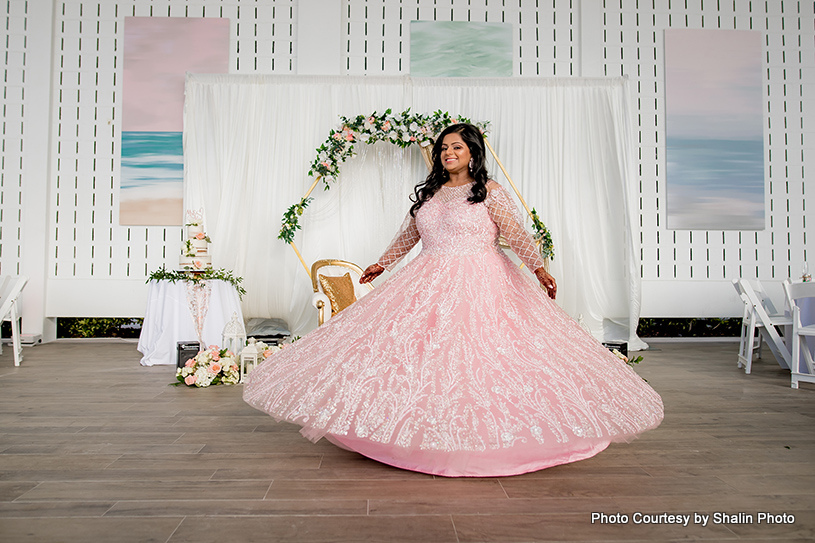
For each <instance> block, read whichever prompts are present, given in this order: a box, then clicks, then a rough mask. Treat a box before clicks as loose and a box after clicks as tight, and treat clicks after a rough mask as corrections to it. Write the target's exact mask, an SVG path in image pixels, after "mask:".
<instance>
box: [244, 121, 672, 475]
mask: <svg viewBox="0 0 815 543" xmlns="http://www.w3.org/2000/svg"><path fill="white" fill-rule="evenodd" d="M432 158H433V168H432V170H431V172H430V174H429V175H428V176H427V179H425V180H424V181H423V182H422V183H420V184H419V185H417V187H416V189H415V197H414V203H413V206H412V207H411V209H410V212H409V213H408V215H407V217H406V219H405V222H404V224H403V226H402V228H401V229H400V231H399V233H398V234H397V235H396V237H395V238H394V240H393V241H392V242H391V244H390V246H389V247H388V248H387V250H386V251H385V252H384V254H383V255H382V257H381V258H380V259H379V261H378V262H377V263H376V264H372V265H370V266H368V268H367V269H366V270H365V273H364V274H363V276H362V277H361V279H360V282H370V281H371V280H373V279H374V278H375V277H377V276H378V275H380V274H381V273H383V272H384V271H385V270H386V269H391V268H392V267H393V266H394V265H395V264H396V263H397V262H399V260H401V259H402V258H403V257H404V256H405V255H406V254H407V253H408V252H409V251H410V250H411V249H412V248H413V247H414V246H415V245H416V244H417V243H418V242H419V241H421V242H422V249H421V252H420V254H419V255H418V256H417V257H416V258H415V259H413V260H412V261H411V262H410V263H408V264H407V265H406V266H405V267H404V268H403V269H401V270H400V271H399V272H397V273H395V274H394V275H393V276H392V277H390V278H389V279H388V280H387V281H385V282H384V283H383V284H382V285H381V286H380V287H379V288H377V289H375V290H374V291H373V292H371V293H370V294H368V295H367V296H365V297H364V298H361V299H360V300H359V301H357V302H356V303H354V304H353V305H351V306H350V307H348V308H347V309H345V310H343V311H342V312H341V313H339V314H338V315H336V316H335V317H333V318H332V319H331V320H329V321H328V322H327V323H326V324H325V325H323V326H321V327H320V328H318V329H316V330H314V331H313V332H311V333H310V334H308V335H307V336H306V337H304V338H303V339H301V340H299V341H297V342H296V343H294V344H293V345H291V346H289V347H288V348H287V349H284V350H282V351H279V352H277V353H275V354H274V355H272V356H271V357H270V358H268V359H266V361H265V362H264V363H263V364H261V365H260V366H259V367H258V368H257V369H256V370H254V371H253V372H252V373H251V374H250V375H249V376H248V380H247V382H246V385H245V387H244V394H243V397H244V400H245V401H246V402H248V403H249V404H250V405H252V406H253V407H255V408H257V409H260V410H262V411H265V412H266V413H268V414H270V415H271V416H273V417H274V418H275V419H277V420H285V421H289V422H292V423H295V424H298V425H300V426H302V430H301V433H302V434H303V435H304V436H306V437H307V438H309V439H312V440H314V441H316V440H318V439H320V438H322V437H325V438H326V439H328V440H329V441H331V442H332V443H334V444H336V445H338V446H340V447H343V448H346V449H350V450H353V451H356V452H358V453H360V454H363V455H365V456H367V457H369V458H372V459H374V460H377V461H380V462H383V463H386V464H389V465H392V466H396V467H399V468H403V469H409V470H414V471H419V472H424V473H430V474H434V475H443V476H453V477H461V476H469V477H478V476H499V475H503V476H506V475H516V474H520V473H526V472H530V471H535V470H539V469H543V468H547V467H550V466H555V465H558V464H564V463H567V462H574V461H577V460H582V459H585V458H589V457H591V456H594V455H595V454H597V453H599V452H600V451H602V450H603V449H605V448H606V447H607V446H608V445H609V443H610V442H612V441H629V440H631V439H633V438H634V437H636V436H637V435H638V434H640V433H642V432H644V431H646V430H648V429H651V428H655V427H656V426H658V425H659V423H660V422H661V421H662V417H663V408H662V400H661V398H660V397H659V395H658V394H657V393H656V392H655V391H654V390H653V389H652V388H651V387H650V386H648V384H647V383H645V381H643V380H642V379H641V378H640V377H639V376H638V375H637V374H636V373H635V372H634V371H633V370H631V368H629V367H628V366H627V365H626V364H625V363H624V362H623V361H621V360H620V359H619V358H617V357H616V356H614V355H613V354H611V353H610V352H609V351H608V350H607V349H606V348H605V347H603V346H602V345H601V344H600V343H599V342H597V341H596V340H595V339H594V338H593V337H592V336H591V335H590V334H589V333H588V332H586V331H585V330H583V328H581V327H580V326H579V325H578V324H577V323H576V322H575V321H574V320H573V319H571V318H570V317H569V316H568V315H567V314H566V313H565V312H564V311H563V310H561V309H560V307H559V306H558V305H557V304H556V303H555V302H554V299H555V295H556V293H557V285H556V283H555V279H554V278H553V277H552V276H551V275H550V274H549V273H547V272H546V270H545V269H544V267H543V261H542V260H541V258H540V255H539V254H538V251H537V249H536V247H535V244H534V241H533V240H532V238H531V236H530V235H529V233H528V232H526V230H525V229H524V228H523V226H522V222H521V220H520V218H519V216H518V211H517V208H516V207H515V205H514V204H513V203H512V200H511V198H510V196H509V194H508V193H507V191H506V190H505V189H504V188H503V187H501V186H500V185H499V184H498V183H496V182H495V181H492V180H490V179H489V177H488V174H487V171H486V166H485V146H484V140H483V137H482V135H481V133H480V131H479V130H478V128H476V127H474V126H472V125H469V124H456V125H452V126H449V127H448V128H447V129H445V130H444V131H443V132H442V133H441V134H440V135H439V137H438V139H437V140H436V142H435V145H434V146H433V154H432ZM499 235H502V236H503V237H504V238H505V239H506V240H507V242H508V243H509V245H510V247H511V248H512V250H513V251H514V252H515V253H516V254H517V255H518V257H519V258H520V259H521V260H522V261H523V262H524V264H526V266H527V267H529V269H530V270H533V272H534V274H535V276H536V277H537V279H538V281H539V282H540V285H541V286H542V287H543V289H545V292H544V290H543V289H541V288H540V287H538V286H537V284H536V283H535V282H534V281H532V280H531V278H530V277H529V276H527V275H525V274H524V272H522V271H521V270H520V269H519V268H518V267H517V266H516V265H514V264H513V263H512V261H511V260H510V259H509V258H508V257H507V256H506V255H505V254H504V253H503V251H502V250H501V248H500V247H499V245H498V236H499Z"/></svg>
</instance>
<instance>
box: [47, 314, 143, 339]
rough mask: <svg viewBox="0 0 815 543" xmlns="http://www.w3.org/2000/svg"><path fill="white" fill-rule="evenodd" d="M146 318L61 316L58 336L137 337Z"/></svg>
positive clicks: (58, 324) (58, 321)
mask: <svg viewBox="0 0 815 543" xmlns="http://www.w3.org/2000/svg"><path fill="white" fill-rule="evenodd" d="M143 320H144V319H137V318H131V317H124V318H113V319H102V318H88V317H61V318H59V319H57V337H58V338H87V337H121V338H137V337H139V334H140V333H141V325H142V321H143Z"/></svg>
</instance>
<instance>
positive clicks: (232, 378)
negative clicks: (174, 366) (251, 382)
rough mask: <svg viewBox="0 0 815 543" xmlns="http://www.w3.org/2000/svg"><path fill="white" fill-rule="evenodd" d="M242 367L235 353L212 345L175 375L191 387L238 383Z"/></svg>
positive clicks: (177, 384)
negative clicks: (239, 365)
mask: <svg viewBox="0 0 815 543" xmlns="http://www.w3.org/2000/svg"><path fill="white" fill-rule="evenodd" d="M240 376H241V374H240V368H239V367H238V364H237V362H236V360H235V355H234V353H232V351H229V350H227V349H219V348H218V346H217V345H210V347H209V349H207V350H205V351H201V352H199V353H198V354H197V355H195V358H190V359H189V360H187V362H186V364H184V367H181V368H178V370H177V371H176V374H175V377H176V379H177V380H178V382H177V383H173V385H175V386H179V385H181V384H184V385H187V386H190V387H193V386H194V387H208V386H210V385H220V384H225V385H236V384H238V383H239V382H240Z"/></svg>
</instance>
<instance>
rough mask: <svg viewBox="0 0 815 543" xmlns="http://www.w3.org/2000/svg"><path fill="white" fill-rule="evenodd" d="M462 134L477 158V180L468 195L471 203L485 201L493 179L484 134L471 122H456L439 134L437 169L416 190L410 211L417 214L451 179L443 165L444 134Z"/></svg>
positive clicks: (474, 169) (435, 148)
mask: <svg viewBox="0 0 815 543" xmlns="http://www.w3.org/2000/svg"><path fill="white" fill-rule="evenodd" d="M454 132H455V133H458V134H460V135H461V139H462V140H464V143H465V144H466V145H467V147H468V148H469V149H470V155H471V156H472V159H473V166H472V168H470V175H471V176H472V177H473V179H475V183H473V190H472V194H471V195H470V197H469V198H467V201H468V202H472V203H474V204H477V203H478V202H483V201H484V199H485V198H486V197H487V181H489V174H487V166H486V155H485V149H484V137H483V136H482V135H481V130H479V129H478V127H476V126H473V125H471V124H466V123H460V124H452V125H450V126H448V127H447V128H445V129H444V131H442V133H441V134H439V137H438V138H436V142H435V143H434V144H433V154H432V161H433V168H432V169H431V170H430V173H429V174H428V175H427V178H426V179H425V180H424V181H422V182H421V183H419V184H418V185H416V187H415V188H414V189H413V193H414V195H413V196H411V198H410V200H411V201H412V202H414V203H413V205H412V206H411V207H410V214H411V215H412V216H414V217H415V216H416V212H417V211H418V210H419V208H420V207H422V205H424V203H425V202H426V201H428V200H430V199H431V198H432V197H433V195H434V194H436V192H438V190H439V189H440V188H441V186H442V185H444V184H445V183H447V181H449V180H450V174H449V173H448V172H447V170H445V169H444V166H442V164H441V146H442V143H443V142H444V136H446V135H447V134H452V133H454Z"/></svg>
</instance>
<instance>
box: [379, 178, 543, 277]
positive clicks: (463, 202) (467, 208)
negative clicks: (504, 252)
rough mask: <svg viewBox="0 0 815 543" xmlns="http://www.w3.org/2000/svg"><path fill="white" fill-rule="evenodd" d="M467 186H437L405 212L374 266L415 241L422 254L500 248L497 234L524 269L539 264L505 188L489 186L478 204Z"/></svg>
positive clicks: (390, 261)
mask: <svg viewBox="0 0 815 543" xmlns="http://www.w3.org/2000/svg"><path fill="white" fill-rule="evenodd" d="M471 190H472V184H467V185H461V186H458V187H445V186H443V187H441V188H440V189H439V191H438V192H437V193H436V194H434V195H433V197H432V198H431V199H430V200H429V201H427V202H425V204H424V205H423V206H422V207H421V208H419V210H418V211H417V212H416V217H412V216H411V215H410V213H408V215H407V217H406V218H405V221H404V223H403V224H402V227H401V228H400V230H399V232H398V233H397V234H396V237H394V239H393V241H392V242H391V244H390V245H389V246H388V248H387V249H386V250H385V252H384V253H383V255H382V257H381V258H380V259H379V261H378V263H379V265H381V266H382V267H384V268H385V269H387V270H391V269H393V267H394V266H395V265H396V264H397V263H398V262H399V261H400V260H401V259H402V258H403V257H404V256H405V255H406V254H407V253H408V252H410V250H411V249H412V248H413V247H414V246H415V245H416V244H417V243H418V242H419V240H420V239H421V241H422V254H436V255H442V254H447V255H468V254H477V253H481V252H484V251H498V250H500V249H499V246H498V236H499V235H500V236H503V238H504V239H505V240H506V241H507V243H508V244H509V246H510V247H511V248H512V250H513V251H515V254H517V255H518V257H519V258H520V259H521V262H523V263H524V264H526V266H527V267H529V269H530V270H533V271H534V270H536V269H538V268H540V267H542V266H543V259H541V257H540V254H539V253H538V250H537V247H536V246H535V242H534V240H533V239H532V236H531V235H530V234H529V232H527V231H526V230H525V229H524V227H523V226H522V224H523V223H522V221H521V218H520V216H519V214H518V210H517V208H516V207H515V205H514V204H513V202H512V199H511V198H510V196H509V194H508V193H507V191H506V190H505V189H504V188H503V187H500V186H499V187H496V188H493V189H492V190H490V191H489V192H488V193H487V198H486V199H485V200H484V201H483V202H481V203H477V204H472V203H470V202H468V201H467V198H469V197H470V194H471Z"/></svg>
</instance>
